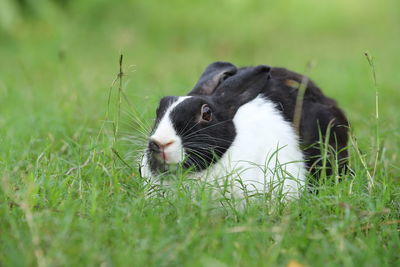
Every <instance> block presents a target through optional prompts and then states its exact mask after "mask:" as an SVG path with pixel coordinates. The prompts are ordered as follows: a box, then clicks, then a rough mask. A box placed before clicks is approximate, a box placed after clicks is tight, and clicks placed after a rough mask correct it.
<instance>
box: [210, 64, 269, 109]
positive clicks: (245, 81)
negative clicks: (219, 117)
mask: <svg viewBox="0 0 400 267" xmlns="http://www.w3.org/2000/svg"><path fill="white" fill-rule="evenodd" d="M270 71H271V67H269V66H266V65H260V66H256V67H247V68H241V69H240V70H239V71H238V72H237V73H236V74H235V75H234V76H232V77H229V78H228V79H226V80H225V81H224V82H223V83H222V84H221V85H220V86H219V87H218V89H217V90H215V93H214V94H213V98H214V99H215V100H216V101H217V102H219V103H226V104H227V105H230V106H231V108H232V107H234V108H238V107H239V106H241V105H243V104H245V103H247V102H249V101H251V100H252V99H254V98H256V97H257V96H258V95H259V94H260V93H261V92H262V91H263V89H265V86H266V85H267V83H268V81H269V80H270V79H271V76H270Z"/></svg>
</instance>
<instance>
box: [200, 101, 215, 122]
mask: <svg viewBox="0 0 400 267" xmlns="http://www.w3.org/2000/svg"><path fill="white" fill-rule="evenodd" d="M201 119H202V120H203V121H211V119H212V111H211V108H210V107H209V106H208V105H207V104H204V105H203V106H201Z"/></svg>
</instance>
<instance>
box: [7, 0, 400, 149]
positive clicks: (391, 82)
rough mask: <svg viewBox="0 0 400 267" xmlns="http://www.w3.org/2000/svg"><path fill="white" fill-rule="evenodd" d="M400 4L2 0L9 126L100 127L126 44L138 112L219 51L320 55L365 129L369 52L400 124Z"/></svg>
mask: <svg viewBox="0 0 400 267" xmlns="http://www.w3.org/2000/svg"><path fill="white" fill-rule="evenodd" d="M399 13H400V2H399V1H397V0H383V1H372V0H352V1H345V0H335V1H329V0H327V1H322V2H321V1H318V0H305V1H295V0H289V1H244V0H224V1H211V0H205V1H179V0H171V1H118V0H116V1H105V0H97V1H94V0H88V1H77V0H75V1H73V0H70V1H68V0H54V1H50V0H19V1H12V0H2V1H1V2H0V93H1V99H0V101H1V103H0V109H1V113H0V114H1V115H0V116H1V120H0V128H1V129H2V131H3V133H5V134H6V135H11V137H13V138H11V139H7V141H8V142H10V140H18V141H17V143H18V144H22V143H21V142H20V139H19V138H15V137H17V136H19V135H25V134H26V133H27V132H28V133H29V136H31V135H32V134H34V133H37V132H40V133H41V134H46V133H47V132H52V133H53V132H54V131H57V130H60V131H63V130H66V131H72V132H73V131H75V129H77V128H79V127H80V126H81V125H82V124H84V123H88V124H89V125H90V126H91V127H94V128H96V127H97V125H98V124H99V121H100V120H101V119H102V118H104V113H105V110H106V109H105V106H106V98H107V93H108V88H109V85H110V84H111V82H112V80H113V79H114V77H115V74H116V73H117V72H118V57H119V54H120V53H123V54H124V56H125V58H124V65H125V66H124V68H125V71H126V72H127V74H129V77H128V78H127V79H126V80H125V81H126V82H127V83H126V84H125V88H124V90H125V92H126V94H127V95H128V96H129V98H130V99H131V100H132V102H133V103H135V105H136V107H137V109H138V110H140V112H141V113H144V112H145V111H147V110H148V109H150V111H149V112H150V113H151V112H153V110H154V105H155V103H156V100H157V99H158V98H159V97H160V96H162V95H182V94H185V93H186V92H188V90H189V89H190V88H191V87H192V86H193V84H194V83H195V82H196V80H197V78H198V77H199V75H200V73H201V71H202V70H203V68H205V66H206V65H207V64H209V63H210V62H212V61H215V60H225V61H231V62H233V63H235V64H236V65H239V66H242V65H252V64H269V65H272V66H283V67H286V68H289V69H292V70H295V71H297V72H301V73H304V72H305V71H306V66H307V64H308V63H309V62H312V63H313V66H314V67H313V68H312V69H311V70H310V71H309V72H308V74H309V76H311V78H312V79H314V80H315V81H316V82H317V84H319V85H320V86H321V87H322V88H323V90H324V91H325V92H326V93H327V94H328V95H329V96H332V97H334V98H335V99H337V100H338V101H339V104H340V105H341V106H342V107H343V108H344V109H345V111H346V113H347V115H348V116H349V118H350V121H351V122H352V124H353V127H355V128H356V129H359V128H361V129H363V128H365V129H368V128H369V121H370V119H371V118H372V119H373V117H374V116H373V114H374V110H375V93H374V87H373V82H372V78H371V77H372V76H371V73H370V68H369V66H368V63H367V61H366V59H365V57H364V55H363V54H364V52H365V51H369V52H370V53H371V55H373V57H374V58H375V64H376V69H377V79H378V86H379V90H380V91H381V92H380V102H381V110H380V113H381V118H382V120H383V122H382V123H384V124H383V125H384V126H385V127H384V128H383V130H390V131H393V130H397V129H398V126H399V116H398V112H397V103H398V102H399V100H400V96H399V93H398V90H399V88H400V78H399V75H398V73H399V70H400V67H399V62H400V54H399V53H398V49H399V47H400V27H399V26H400V15H399ZM147 99H149V101H143V100H147ZM151 115H152V114H150V115H149V116H148V117H147V118H149V117H151ZM49 122H51V124H49ZM50 125H51V128H50ZM5 129H7V130H6V131H5ZM13 129H18V131H14V130H13ZM359 134H360V135H363V131H360V133H359ZM365 135H366V136H368V135H369V133H365ZM391 142H395V141H394V139H393V140H392V141H391ZM395 147H396V148H397V147H398V143H396V146H395Z"/></svg>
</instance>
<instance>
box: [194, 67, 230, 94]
mask: <svg viewBox="0 0 400 267" xmlns="http://www.w3.org/2000/svg"><path fill="white" fill-rule="evenodd" d="M236 72H237V68H236V67H235V66H234V65H233V64H231V63H229V62H221V61H217V62H214V63H211V64H210V65H208V67H207V68H206V69H205V70H204V72H203V74H202V75H201V77H200V79H199V81H198V82H197V84H196V85H195V86H194V88H193V90H192V91H191V92H190V93H189V94H188V95H211V94H213V93H214V90H215V89H216V88H217V87H218V85H219V84H220V83H221V82H222V81H224V80H225V79H226V78H227V77H229V76H232V75H234V74H235V73H236Z"/></svg>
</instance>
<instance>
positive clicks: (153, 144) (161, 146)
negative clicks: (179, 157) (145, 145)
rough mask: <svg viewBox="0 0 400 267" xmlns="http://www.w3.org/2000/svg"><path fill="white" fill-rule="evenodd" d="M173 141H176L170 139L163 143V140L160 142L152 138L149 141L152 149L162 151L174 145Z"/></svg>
mask: <svg viewBox="0 0 400 267" xmlns="http://www.w3.org/2000/svg"><path fill="white" fill-rule="evenodd" d="M173 143H175V141H174V140H170V141H168V142H165V143H162V142H159V141H157V140H154V139H150V141H149V149H150V150H151V151H154V152H160V151H161V150H164V149H165V148H167V147H168V146H170V145H172V144H173Z"/></svg>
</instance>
